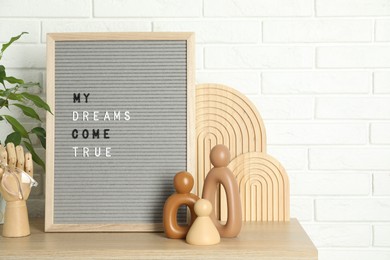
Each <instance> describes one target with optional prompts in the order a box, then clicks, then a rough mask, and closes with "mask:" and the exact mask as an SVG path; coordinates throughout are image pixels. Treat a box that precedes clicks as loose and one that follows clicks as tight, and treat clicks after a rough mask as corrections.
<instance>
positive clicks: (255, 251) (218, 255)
mask: <svg viewBox="0 0 390 260" xmlns="http://www.w3.org/2000/svg"><path fill="white" fill-rule="evenodd" d="M30 222H31V224H30V226H31V235H30V236H28V237H23V238H4V237H0V259H13V260H15V259H27V258H28V259H59V258H61V259H113V258H115V259H260V260H261V259H270V260H271V259H278V260H281V259H283V260H298V259H299V260H309V259H310V260H317V259H318V258H317V249H316V248H315V246H314V245H313V243H312V242H311V240H310V238H309V237H308V236H307V234H306V233H305V231H304V230H303V229H302V227H301V225H300V224H299V222H298V221H297V220H296V219H292V220H291V221H290V222H244V224H243V228H242V231H241V233H240V235H239V236H238V237H237V238H223V239H221V243H220V244H218V245H214V246H192V245H189V244H187V243H186V242H185V241H184V240H177V239H168V238H166V237H165V235H164V234H163V233H45V232H44V231H43V226H44V224H43V220H41V219H39V220H32V221H30ZM0 232H2V225H0Z"/></svg>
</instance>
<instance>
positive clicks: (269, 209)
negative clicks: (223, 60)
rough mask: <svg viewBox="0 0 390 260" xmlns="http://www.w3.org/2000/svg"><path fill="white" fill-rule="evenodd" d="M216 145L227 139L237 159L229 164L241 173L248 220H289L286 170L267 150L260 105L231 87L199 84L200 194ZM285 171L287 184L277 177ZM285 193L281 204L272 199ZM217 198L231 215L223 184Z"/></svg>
mask: <svg viewBox="0 0 390 260" xmlns="http://www.w3.org/2000/svg"><path fill="white" fill-rule="evenodd" d="M217 144H223V145H225V146H227V147H228V148H229V150H230V153H231V159H232V161H231V164H230V165H229V168H231V170H232V171H233V173H234V174H235V175H236V176H237V178H238V179H237V181H238V182H239V188H240V194H241V202H242V206H243V219H244V220H246V221H271V220H272V221H285V220H288V219H289V200H288V197H289V189H288V187H289V184H288V179H287V175H286V173H285V170H284V169H283V167H281V165H280V163H278V162H277V161H276V160H275V159H273V158H272V157H270V156H269V155H267V154H266V133H265V127H264V123H263V120H262V118H261V116H260V114H259V112H258V111H257V109H256V107H255V106H254V105H253V104H252V103H251V102H250V101H249V100H248V99H247V97H246V96H245V95H243V94H242V93H240V92H239V91H237V90H235V89H232V88H230V87H228V86H224V85H220V84H202V85H198V86H197V88H196V145H197V154H196V157H197V164H196V176H197V185H196V192H197V194H202V190H203V183H204V179H205V177H206V175H207V173H208V172H209V171H210V169H211V168H212V165H211V163H210V159H209V155H210V151H211V149H212V148H213V147H214V146H215V145H217ZM271 162H272V163H271ZM259 165H262V166H261V167H260V166H259ZM271 165H274V166H272V167H271ZM233 166H234V167H233ZM267 166H269V167H268V168H267ZM232 167H233V168H232ZM259 167H260V168H259ZM281 176H282V177H283V178H282V180H283V185H282V186H279V185H280V183H278V182H277V181H276V180H280V179H281ZM264 178H266V179H264ZM265 185H266V186H265ZM280 192H282V193H280ZM270 194H271V195H270ZM281 197H283V199H282V200H280V203H282V204H281V205H279V204H280V203H279V202H278V203H276V205H274V203H273V202H272V203H271V202H270V200H278V201H279V198H281ZM286 198H287V199H286ZM218 201H220V204H219V205H217V206H218V207H219V208H220V209H219V218H220V219H221V220H226V216H227V213H226V206H225V205H226V195H225V192H224V190H223V188H221V192H220V196H219V200H218ZM280 207H281V208H280ZM282 216H283V217H282Z"/></svg>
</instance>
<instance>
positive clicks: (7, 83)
mask: <svg viewBox="0 0 390 260" xmlns="http://www.w3.org/2000/svg"><path fill="white" fill-rule="evenodd" d="M23 34H26V32H23V33H21V34H19V35H18V36H15V37H12V38H11V39H10V40H9V42H7V43H5V44H3V45H2V48H1V50H0V83H1V86H0V87H1V89H0V127H2V126H1V125H2V124H9V125H10V126H11V127H12V130H13V131H12V132H11V133H9V134H8V136H7V137H6V139H5V140H4V141H3V140H1V143H2V144H7V143H9V142H12V143H14V144H15V145H19V144H22V145H24V146H25V147H26V149H27V150H28V151H29V152H30V153H31V155H32V158H33V161H34V162H35V163H37V164H38V165H40V166H41V167H43V168H45V163H44V161H43V160H42V158H40V157H39V155H38V154H37V153H36V152H35V150H34V147H33V143H32V141H31V137H32V136H36V137H38V139H39V141H40V143H41V145H42V147H43V148H45V149H46V131H45V129H44V128H42V127H34V128H32V129H26V127H25V126H24V125H23V124H22V123H20V122H19V120H17V119H16V118H14V117H12V116H11V115H10V114H9V112H10V111H13V110H14V109H20V110H21V112H22V113H23V114H24V115H25V116H27V117H28V118H30V119H31V120H32V121H34V122H41V118H40V117H39V114H38V113H37V112H36V109H43V110H45V111H48V112H50V113H51V111H50V107H49V106H48V104H47V103H46V102H45V101H43V100H42V99H41V98H40V97H39V96H37V95H34V94H31V93H30V92H31V91H30V90H31V88H35V87H37V86H38V87H40V86H39V83H32V82H29V83H26V82H24V81H23V80H22V79H18V78H16V77H13V76H9V75H7V73H6V70H5V67H4V66H3V65H2V64H1V59H2V57H3V55H4V52H5V51H6V50H7V48H8V47H9V46H11V45H12V43H14V42H15V41H17V40H19V38H20V37H22V35H23Z"/></svg>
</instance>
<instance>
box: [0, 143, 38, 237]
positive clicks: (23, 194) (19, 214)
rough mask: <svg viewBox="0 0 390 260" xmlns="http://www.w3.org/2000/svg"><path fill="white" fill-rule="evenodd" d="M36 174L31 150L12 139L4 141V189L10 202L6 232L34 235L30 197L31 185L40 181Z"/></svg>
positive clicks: (0, 171) (0, 151)
mask: <svg viewBox="0 0 390 260" xmlns="http://www.w3.org/2000/svg"><path fill="white" fill-rule="evenodd" d="M32 176H33V161H32V157H31V154H30V153H26V154H25V153H24V151H23V148H22V147H21V146H17V147H16V148H15V145H14V144H12V143H8V144H7V147H6V148H4V147H3V146H1V145H0V180H1V182H0V192H1V195H2V196H3V198H4V199H5V201H6V202H7V205H6V208H5V217H4V226H3V236H5V237H24V236H28V235H30V226H29V221H28V213H27V206H26V200H27V199H28V196H29V195H30V191H31V187H33V186H36V185H37V182H36V181H35V180H34V179H33V178H32Z"/></svg>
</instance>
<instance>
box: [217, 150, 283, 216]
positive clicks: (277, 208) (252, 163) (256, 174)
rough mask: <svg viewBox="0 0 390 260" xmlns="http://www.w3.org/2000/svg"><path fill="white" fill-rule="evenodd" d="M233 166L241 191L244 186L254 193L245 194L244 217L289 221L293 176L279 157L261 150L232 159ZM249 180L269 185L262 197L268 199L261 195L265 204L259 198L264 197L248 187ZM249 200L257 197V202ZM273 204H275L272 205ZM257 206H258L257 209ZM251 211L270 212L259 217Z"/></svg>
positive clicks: (231, 168) (231, 164) (255, 199)
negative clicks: (290, 176) (280, 161)
mask: <svg viewBox="0 0 390 260" xmlns="http://www.w3.org/2000/svg"><path fill="white" fill-rule="evenodd" d="M229 168H230V170H231V171H232V172H233V174H234V175H235V176H236V178H237V182H238V183H239V184H240V185H239V190H240V194H242V193H243V192H244V191H242V189H245V192H247V191H248V190H249V191H250V196H248V194H246V195H245V196H241V203H242V204H241V205H242V208H243V212H245V214H244V215H243V219H244V220H245V221H289V219H290V184H289V179H288V176H287V173H286V171H285V169H284V168H283V166H282V165H281V164H280V163H279V162H278V161H277V160H276V159H275V158H273V157H272V156H270V155H267V154H264V153H259V152H251V153H246V154H243V155H240V156H239V157H237V158H236V159H234V160H233V161H231V162H230V164H229ZM248 181H250V186H252V185H253V182H256V181H258V182H260V183H261V187H262V188H263V187H267V193H265V192H263V193H262V196H265V198H264V197H262V198H261V199H262V201H261V203H260V201H259V200H260V198H259V197H258V196H256V194H253V192H252V188H251V189H248V186H247V185H248V184H247V182H248ZM242 182H244V183H246V185H242V184H241V183H242ZM248 200H249V201H253V200H254V203H251V202H248ZM264 200H266V202H267V204H264ZM221 204H223V202H221ZM270 204H271V205H272V207H270ZM253 206H255V207H256V208H255V209H254V208H253ZM248 207H249V208H248ZM258 207H260V209H259V208H258ZM251 211H252V212H253V211H255V212H259V211H260V212H268V213H267V214H264V213H263V214H261V217H259V215H256V216H255V215H254V214H249V215H248V212H251ZM265 217H266V218H265Z"/></svg>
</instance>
